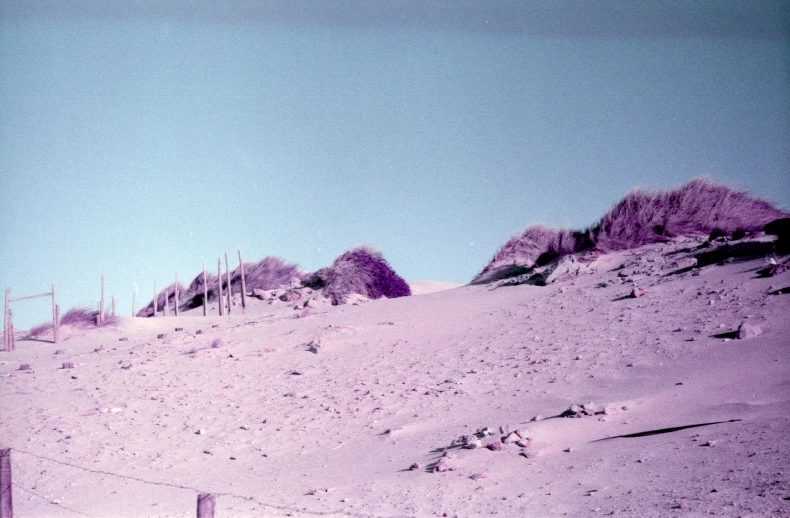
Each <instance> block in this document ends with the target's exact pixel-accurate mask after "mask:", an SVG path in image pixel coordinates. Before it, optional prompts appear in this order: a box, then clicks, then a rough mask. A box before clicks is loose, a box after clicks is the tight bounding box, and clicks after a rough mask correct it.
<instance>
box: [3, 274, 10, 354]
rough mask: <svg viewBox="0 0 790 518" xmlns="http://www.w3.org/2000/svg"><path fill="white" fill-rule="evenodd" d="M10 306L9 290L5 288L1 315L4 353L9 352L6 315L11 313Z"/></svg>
mask: <svg viewBox="0 0 790 518" xmlns="http://www.w3.org/2000/svg"><path fill="white" fill-rule="evenodd" d="M10 306H11V288H7V289H6V290H5V313H3V315H5V316H4V317H3V320H4V322H5V325H4V326H3V350H4V351H6V352H8V351H10V350H11V349H9V347H8V344H9V341H8V314H9V312H10V311H11V307H10Z"/></svg>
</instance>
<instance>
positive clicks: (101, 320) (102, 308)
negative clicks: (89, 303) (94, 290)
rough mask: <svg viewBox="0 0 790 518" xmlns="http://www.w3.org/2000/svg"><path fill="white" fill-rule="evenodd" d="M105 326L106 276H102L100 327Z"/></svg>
mask: <svg viewBox="0 0 790 518" xmlns="http://www.w3.org/2000/svg"><path fill="white" fill-rule="evenodd" d="M102 324H104V275H102V276H101V306H100V307H99V325H102Z"/></svg>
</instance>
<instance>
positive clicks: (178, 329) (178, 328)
mask: <svg viewBox="0 0 790 518" xmlns="http://www.w3.org/2000/svg"><path fill="white" fill-rule="evenodd" d="M183 330H184V328H183V327H177V328H176V331H183Z"/></svg>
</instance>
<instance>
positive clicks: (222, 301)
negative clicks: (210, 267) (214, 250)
mask: <svg viewBox="0 0 790 518" xmlns="http://www.w3.org/2000/svg"><path fill="white" fill-rule="evenodd" d="M217 283H218V284H219V316H222V315H224V314H225V310H224V309H223V306H224V305H225V299H223V298H222V259H220V258H217Z"/></svg>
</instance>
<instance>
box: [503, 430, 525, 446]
mask: <svg viewBox="0 0 790 518" xmlns="http://www.w3.org/2000/svg"><path fill="white" fill-rule="evenodd" d="M520 440H521V437H519V435H518V434H517V433H516V432H513V433H510V434H508V435H507V436H506V437H505V438H504V439H502V442H503V443H504V444H511V443H514V442H516V441H520Z"/></svg>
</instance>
